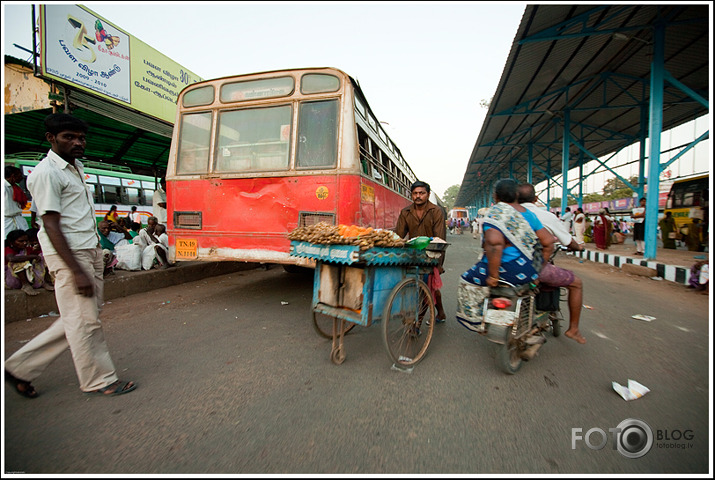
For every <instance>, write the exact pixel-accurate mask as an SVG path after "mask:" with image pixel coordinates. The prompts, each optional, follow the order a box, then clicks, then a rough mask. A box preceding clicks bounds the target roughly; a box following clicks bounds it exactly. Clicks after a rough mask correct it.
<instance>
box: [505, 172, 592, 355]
mask: <svg viewBox="0 0 715 480" xmlns="http://www.w3.org/2000/svg"><path fill="white" fill-rule="evenodd" d="M536 200H537V196H536V190H535V189H534V186H533V185H532V184H530V183H523V184H521V185H519V187H518V200H517V201H518V202H519V204H520V205H521V206H523V207H524V208H526V209H528V210H529V211H531V212H533V213H534V214H535V215H536V217H537V218H538V219H539V220H540V221H541V223H542V224H543V225H544V227H545V228H546V229H547V230H549V232H551V233H552V234H553V235H554V236H555V237H556V238H557V239H558V241H559V242H560V243H561V244H562V245H566V246H567V248H568V249H569V250H572V251H574V250H575V251H581V250H583V249H584V244H583V243H579V242H578V240H576V238H574V237H572V236H571V234H570V233H569V232H568V231H567V230H566V228H565V225H564V223H563V222H562V221H561V220H559V218H558V217H557V216H556V215H554V214H553V213H551V212H549V211H547V210H543V209H540V208H538V207H537V206H536V205H535V202H536ZM539 283H541V284H544V285H548V286H550V287H566V288H567V289H568V292H569V295H568V305H569V328H568V330H566V331H565V332H564V335H566V336H567V337H569V338H570V339H572V340H575V341H576V342H578V343H581V344H584V343H586V339H585V338H584V337H583V335H581V332H580V331H579V329H578V324H579V320H580V318H581V306H582V304H583V282H582V281H581V279H580V278H579V277H577V276H576V275H575V274H574V273H573V272H572V271H571V270H567V269H565V268H560V267H557V266H555V265H554V264H553V263H550V262H545V263H544V267H543V268H542V269H541V272H540V273H539Z"/></svg>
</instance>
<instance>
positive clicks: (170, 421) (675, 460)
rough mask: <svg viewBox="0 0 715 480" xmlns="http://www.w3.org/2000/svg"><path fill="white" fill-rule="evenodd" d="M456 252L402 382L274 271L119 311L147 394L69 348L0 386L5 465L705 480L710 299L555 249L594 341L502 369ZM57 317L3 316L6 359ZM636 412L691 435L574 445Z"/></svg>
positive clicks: (306, 290) (455, 249) (115, 330)
mask: <svg viewBox="0 0 715 480" xmlns="http://www.w3.org/2000/svg"><path fill="white" fill-rule="evenodd" d="M449 241H450V242H452V245H451V246H450V247H449V250H448V256H447V262H446V267H447V273H446V275H445V276H444V282H445V287H444V290H443V292H444V298H445V305H446V308H447V313H448V316H449V317H448V318H449V319H448V322H447V323H445V324H442V325H438V326H437V327H436V332H435V336H434V338H433V343H432V345H431V347H430V350H429V353H428V356H427V358H426V359H425V360H424V361H423V362H422V363H420V364H419V365H418V366H417V367H416V368H415V369H414V371H413V372H412V373H409V374H408V373H403V372H398V371H395V370H392V369H391V363H390V361H389V360H388V357H387V354H386V352H385V350H384V347H383V345H382V340H381V330H380V328H379V327H378V326H372V327H368V328H363V327H356V328H355V329H354V330H353V332H351V333H350V334H349V335H348V337H347V338H346V353H347V358H346V360H345V363H343V364H342V365H340V366H337V365H334V364H332V363H331V362H330V359H329V353H330V342H329V341H328V340H325V339H323V338H321V337H319V336H318V335H317V334H316V333H315V332H314V331H313V329H312V327H311V324H310V320H309V319H310V316H309V310H310V301H311V297H312V278H310V277H304V276H300V275H297V276H296V275H291V274H288V273H285V272H284V271H283V270H282V268H279V267H275V268H271V269H269V270H267V271H266V270H262V269H259V270H254V271H248V272H240V273H234V274H229V275H224V276H221V277H216V278H213V279H210V280H202V281H198V282H193V283H188V284H184V285H180V286H175V287H171V288H167V289H161V290H155V291H151V292H147V293H144V294H139V295H133V296H130V297H125V298H122V299H119V300H114V301H113V302H112V303H111V304H108V305H106V306H105V310H104V313H103V318H104V324H105V331H106V336H107V339H108V342H109V345H110V350H111V352H112V355H113V358H114V360H115V363H116V364H117V367H118V370H119V373H120V377H121V378H125V379H131V380H134V381H136V382H137V383H138V384H139V388H138V389H137V390H136V391H135V392H132V393H130V394H128V395H126V396H118V397H111V398H96V397H86V396H84V395H83V394H82V393H81V392H80V391H79V389H78V388H77V380H76V377H75V374H74V370H73V368H72V364H71V357H70V354H69V353H66V354H64V355H63V356H61V357H60V358H59V359H58V360H57V361H56V362H55V363H54V364H52V365H51V366H50V367H49V368H48V369H47V371H46V372H45V373H44V374H43V375H42V376H41V377H40V378H38V379H37V381H36V382H35V384H36V386H37V388H38V391H39V392H40V397H39V398H37V399H36V400H27V399H24V398H22V397H20V396H18V395H16V394H14V393H13V392H11V391H7V390H6V393H7V395H5V396H4V399H5V405H4V413H5V418H4V429H5V430H4V441H5V443H4V458H3V462H4V465H3V466H4V472H6V473H7V472H26V473H37V474H51V473H59V474H70V473H77V474H159V473H165V474H201V473H213V474H221V473H235V474H282V473H296V474H310V473H324V474H342V473H346V474H373V473H375V474H399V473H416V474H497V473H512V474H528V473H542V474H567V473H570V474H578V473H592V474H594V473H601V474H614V473H619V474H640V473H644V474H645V473H649V474H655V473H670V474H677V473H708V468H709V464H708V452H709V449H708V441H709V439H710V436H711V430H710V425H711V423H710V418H709V417H708V410H709V402H708V398H709V390H710V384H709V377H710V373H709V366H708V365H709V362H708V360H709V356H708V355H709V345H710V342H709V336H708V332H709V328H710V325H709V317H708V311H709V310H708V297H707V296H704V295H699V294H697V293H695V292H692V291H688V290H687V289H685V287H683V286H678V285H675V284H672V283H670V282H665V281H662V282H658V281H654V280H650V279H648V278H645V277H631V276H628V275H625V274H624V273H622V272H621V271H620V270H617V269H615V268H613V267H609V266H608V265H603V264H594V263H591V262H588V261H584V262H583V263H580V262H579V260H578V259H576V258H573V257H570V256H562V257H561V258H560V259H559V263H560V264H562V265H564V266H568V268H572V269H574V271H576V272H577V274H578V275H580V276H582V278H583V279H584V282H585V284H586V285H587V292H586V294H585V299H584V303H585V304H587V305H589V306H591V307H593V309H592V310H584V313H583V319H582V331H583V332H584V334H585V336H586V337H587V339H588V343H587V344H586V345H579V344H577V343H576V342H574V341H571V340H569V339H567V338H565V337H563V336H561V337H559V338H556V339H549V341H548V342H547V344H546V345H545V346H544V347H543V348H542V350H541V352H540V354H539V356H537V357H536V359H534V360H533V361H531V362H529V363H527V364H525V365H524V367H522V369H521V371H520V372H518V373H517V374H516V375H514V376H508V375H505V374H503V373H501V372H499V371H498V370H497V368H496V366H495V362H494V355H495V346H494V345H491V344H489V343H488V342H487V341H486V340H485V339H484V338H481V337H479V336H478V335H476V334H474V333H471V332H469V331H467V330H465V329H464V328H463V327H461V326H460V325H459V324H457V323H456V322H455V321H454V320H453V314H454V310H455V295H454V292H455V289H456V284H457V278H458V275H459V274H460V273H461V272H462V271H464V270H466V268H467V267H468V266H469V265H471V264H472V263H473V261H474V260H475V259H474V256H475V254H474V247H475V244H474V241H473V240H472V238H471V236H469V235H461V236H451V235H450V237H449ZM282 302H288V304H287V305H283V304H282ZM637 313H642V314H647V315H652V316H655V317H656V320H654V321H652V322H643V321H640V320H635V319H632V318H631V315H633V314H637ZM51 320H52V319H50V318H35V319H32V321H30V322H14V323H11V324H9V325H6V326H5V348H6V350H5V357H6V358H7V356H9V355H10V354H11V353H12V352H14V351H15V350H16V349H17V348H19V347H20V345H21V344H22V342H24V341H27V340H29V339H30V338H32V336H33V335H35V334H36V333H38V332H39V331H42V330H43V329H44V328H45V327H46V326H47V325H48V324H49V322H50V321H51ZM628 379H634V380H637V381H638V382H641V383H642V384H644V385H646V386H647V387H648V388H650V389H651V392H650V393H648V394H647V395H645V396H644V397H642V398H640V399H638V400H635V401H632V402H626V401H624V400H623V399H622V398H621V397H619V396H618V395H617V394H616V393H615V392H614V391H613V389H612V386H611V382H612V381H616V382H618V383H621V384H625V383H626V382H627V380H628ZM631 418H634V419H640V420H643V421H645V422H646V423H647V424H648V425H649V426H650V428H651V429H652V431H653V435H654V437H655V436H657V435H661V436H663V435H664V434H665V433H667V434H668V438H672V437H673V436H674V435H682V434H687V436H688V437H689V438H690V439H689V440H687V441H685V440H683V439H680V440H679V441H669V442H665V441H662V440H661V441H658V440H656V442H655V444H654V446H653V447H652V449H651V451H650V452H648V453H647V454H646V455H645V456H643V457H641V458H638V459H631V458H626V457H624V456H623V455H621V454H620V453H618V452H617V451H615V450H613V449H612V448H611V444H610V437H609V444H608V446H607V447H606V448H603V449H601V450H592V449H590V448H588V447H587V446H586V445H585V444H584V442H583V441H577V442H576V448H575V449H572V428H581V429H582V432H584V433H585V432H586V431H587V430H589V429H592V428H600V429H602V430H603V431H605V432H606V433H607V434H608V429H609V428H615V427H616V426H617V425H618V424H619V423H621V422H622V421H624V420H626V419H631ZM596 435H597V434H596ZM609 435H610V434H609ZM590 440H591V443H592V444H595V443H598V441H599V440H600V437H598V436H592V437H590ZM710 473H712V472H710Z"/></svg>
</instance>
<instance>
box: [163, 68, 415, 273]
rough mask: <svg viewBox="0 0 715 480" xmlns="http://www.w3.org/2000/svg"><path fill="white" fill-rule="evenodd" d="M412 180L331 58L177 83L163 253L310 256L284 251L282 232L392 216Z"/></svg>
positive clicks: (378, 223)
mask: <svg viewBox="0 0 715 480" xmlns="http://www.w3.org/2000/svg"><path fill="white" fill-rule="evenodd" d="M415 180H416V176H415V174H414V173H413V172H412V169H411V168H410V167H409V165H408V164H407V163H406V162H405V160H404V159H403V157H402V154H401V152H400V150H399V148H397V146H396V145H395V144H394V143H393V141H392V140H391V139H390V137H389V136H388V135H387V133H386V132H385V130H384V129H383V128H382V125H381V124H380V123H379V122H378V121H377V119H376V117H375V115H374V114H373V112H372V110H371V109H370V107H369V105H368V103H367V100H366V99H365V96H364V94H363V93H362V91H361V89H360V87H359V85H358V84H357V82H356V81H355V80H354V79H353V78H351V77H350V76H348V75H347V74H345V73H344V72H342V71H340V70H338V69H335V68H306V69H293V70H281V71H272V72H263V73H255V74H249V75H239V76H232V77H224V78H218V79H214V80H207V81H203V82H199V83H195V84H192V85H190V86H188V87H186V88H185V89H184V90H183V91H182V92H181V94H180V95H179V99H178V109H177V118H176V123H175V127H174V132H173V137H172V143H171V151H170V154H169V161H168V165H167V174H166V181H167V182H166V183H167V204H168V207H167V217H168V218H167V223H168V225H167V233H168V235H169V250H170V258H171V259H172V260H177V261H181V260H205V261H216V260H228V261H247V262H266V263H278V264H284V265H302V266H311V263H310V262H311V260H308V259H302V258H297V257H291V256H290V255H289V253H288V252H289V246H290V241H289V240H288V236H287V235H288V233H289V232H291V231H292V230H293V229H295V228H296V227H298V226H308V225H313V224H316V223H318V222H327V223H329V224H347V225H351V224H354V225H360V226H370V227H373V228H394V227H395V225H396V224H397V217H398V215H399V213H400V210H401V209H402V208H404V207H405V206H407V205H408V204H409V203H410V202H411V200H410V191H409V186H410V184H411V183H412V182H414V181H415Z"/></svg>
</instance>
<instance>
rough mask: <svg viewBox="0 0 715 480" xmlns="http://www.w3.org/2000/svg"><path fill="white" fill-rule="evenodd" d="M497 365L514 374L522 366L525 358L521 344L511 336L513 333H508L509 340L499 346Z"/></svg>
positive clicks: (502, 369)
mask: <svg viewBox="0 0 715 480" xmlns="http://www.w3.org/2000/svg"><path fill="white" fill-rule="evenodd" d="M496 361H497V366H498V367H499V369H500V370H501V371H502V372H504V373H507V374H509V375H514V374H515V373H516V372H518V371H519V369H520V368H521V364H522V362H523V360H522V359H521V352H520V350H519V345H518V344H517V342H516V341H515V340H513V339H512V338H511V333H510V334H508V335H507V340H506V342H504V345H502V346H501V347H500V348H499V351H498V352H497V356H496Z"/></svg>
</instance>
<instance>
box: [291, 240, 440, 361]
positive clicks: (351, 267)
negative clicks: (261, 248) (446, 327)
mask: <svg viewBox="0 0 715 480" xmlns="http://www.w3.org/2000/svg"><path fill="white" fill-rule="evenodd" d="M438 245H439V246H435V247H434V248H430V247H429V246H428V247H427V248H428V249H425V250H416V249H413V248H382V247H373V248H370V249H367V250H361V249H360V247H358V246H356V245H322V244H313V243H309V242H303V241H292V242H291V246H290V254H291V255H293V256H298V257H306V258H312V259H314V260H315V262H316V268H315V276H314V283H313V302H312V315H313V325H314V326H315V329H316V331H317V332H318V333H319V334H320V335H322V336H324V337H326V338H330V339H332V349H331V352H330V360H331V361H332V362H333V363H334V364H336V365H340V364H342V363H343V361H344V360H345V347H344V336H345V334H346V333H347V332H348V331H350V330H351V329H352V328H353V327H355V325H361V326H364V327H367V326H370V325H372V324H373V323H378V322H380V321H382V331H383V341H384V344H385V348H386V349H387V353H388V355H389V357H390V358H391V359H392V361H393V362H395V365H397V366H402V367H411V366H413V365H415V364H417V363H418V362H419V361H420V360H422V359H423V358H424V356H425V353H426V351H427V347H428V346H429V344H430V341H431V340H432V333H433V331H434V323H435V322H434V319H435V312H434V302H433V299H432V294H431V293H430V290H429V287H428V286H427V284H425V282H424V281H423V280H422V278H423V276H424V275H425V274H429V273H432V271H433V269H434V268H435V267H437V265H438V264H439V257H440V255H441V253H440V252H439V251H443V250H444V249H445V248H446V246H447V245H448V244H446V243H442V244H438ZM326 318H327V319H328V320H327V321H326Z"/></svg>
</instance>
